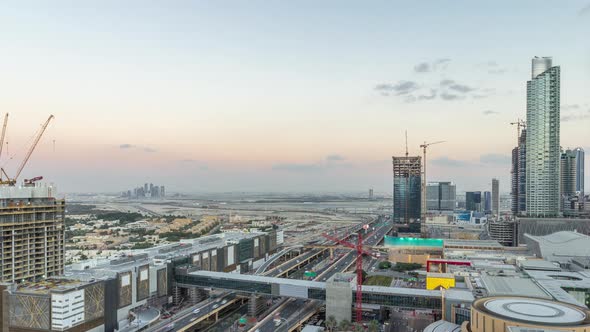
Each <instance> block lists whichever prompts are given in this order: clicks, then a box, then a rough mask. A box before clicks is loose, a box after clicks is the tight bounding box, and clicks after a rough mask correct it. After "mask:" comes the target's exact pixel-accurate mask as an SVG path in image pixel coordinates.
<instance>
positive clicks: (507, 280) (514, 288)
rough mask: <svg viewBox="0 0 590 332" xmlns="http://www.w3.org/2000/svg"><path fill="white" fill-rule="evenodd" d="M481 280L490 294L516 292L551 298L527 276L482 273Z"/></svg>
mask: <svg viewBox="0 0 590 332" xmlns="http://www.w3.org/2000/svg"><path fill="white" fill-rule="evenodd" d="M481 281H482V282H483V284H484V286H485V288H486V289H487V291H488V294H490V295H492V296H497V295H513V294H518V295H521V296H528V297H537V298H544V299H551V298H552V297H551V296H549V294H547V293H546V292H545V291H544V290H543V289H541V287H539V286H538V285H537V284H536V283H535V282H534V281H533V280H532V279H528V278H520V277H515V276H510V277H501V276H492V275H487V274H482V276H481Z"/></svg>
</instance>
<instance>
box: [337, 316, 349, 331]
mask: <svg viewBox="0 0 590 332" xmlns="http://www.w3.org/2000/svg"><path fill="white" fill-rule="evenodd" d="M349 327H350V322H349V321H347V320H346V319H344V320H341V321H340V324H338V328H339V329H340V330H342V331H348V328H349Z"/></svg>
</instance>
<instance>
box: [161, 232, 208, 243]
mask: <svg viewBox="0 0 590 332" xmlns="http://www.w3.org/2000/svg"><path fill="white" fill-rule="evenodd" d="M199 236H201V234H200V233H187V232H183V231H172V232H168V233H161V234H160V238H166V239H167V240H168V241H170V242H177V241H180V240H182V239H195V238H198V237H199Z"/></svg>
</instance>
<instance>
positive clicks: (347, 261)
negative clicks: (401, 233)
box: [250, 224, 392, 332]
mask: <svg viewBox="0 0 590 332" xmlns="http://www.w3.org/2000/svg"><path fill="white" fill-rule="evenodd" d="M391 228H392V227H391V225H387V224H384V225H382V226H380V227H377V228H376V230H375V233H374V234H373V235H371V236H369V237H368V238H367V239H365V241H364V243H365V245H367V246H374V245H376V244H378V243H379V242H381V240H382V239H383V237H384V236H385V235H386V234H387V233H388V232H389V231H390V230H391ZM358 229H360V228H358ZM355 259H356V252H353V251H350V252H348V253H346V254H344V256H343V257H341V258H339V259H337V260H336V261H335V262H334V263H332V264H330V265H328V266H326V267H325V268H324V269H322V270H320V271H316V272H317V273H318V275H317V277H316V278H315V279H314V280H316V281H326V280H328V279H329V278H331V277H332V276H333V275H334V274H336V273H339V272H344V271H346V270H347V269H348V268H349V267H350V266H351V265H352V264H354V262H355ZM305 302H306V301H305V300H302V299H288V300H285V303H284V304H283V305H281V306H280V307H279V308H277V309H276V310H275V311H274V312H273V313H271V314H270V315H268V316H266V317H265V318H264V319H263V320H261V321H260V322H259V323H258V324H256V325H255V326H254V327H253V328H251V329H250V331H260V332H271V331H279V330H278V329H277V327H276V326H275V323H274V318H275V314H276V313H277V312H278V313H279V315H280V317H281V320H282V323H281V325H280V326H281V328H280V331H289V330H290V329H291V328H292V327H293V325H298V324H299V320H300V317H302V316H306V315H307V313H308V311H309V310H313V311H314V312H316V311H317V310H319V308H320V307H321V306H322V303H319V302H318V301H309V300H308V303H307V304H306V303H305ZM302 305H305V306H304V308H303V309H302V310H300V309H301V308H302ZM306 310H307V311H306ZM351 310H352V309H351ZM283 329H284V330H283Z"/></svg>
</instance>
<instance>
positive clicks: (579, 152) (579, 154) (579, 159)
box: [574, 148, 585, 194]
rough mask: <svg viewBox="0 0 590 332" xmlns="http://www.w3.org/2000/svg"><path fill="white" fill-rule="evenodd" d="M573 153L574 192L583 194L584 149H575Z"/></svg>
mask: <svg viewBox="0 0 590 332" xmlns="http://www.w3.org/2000/svg"><path fill="white" fill-rule="evenodd" d="M574 152H575V153H576V191H577V192H580V193H582V194H584V193H585V191H584V157H585V155H584V149H582V148H575V149H574Z"/></svg>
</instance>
